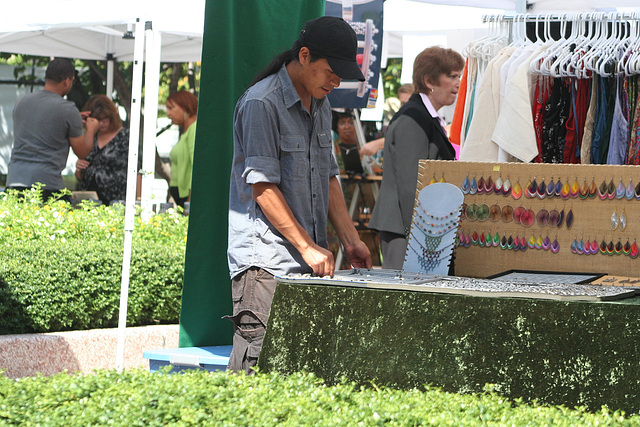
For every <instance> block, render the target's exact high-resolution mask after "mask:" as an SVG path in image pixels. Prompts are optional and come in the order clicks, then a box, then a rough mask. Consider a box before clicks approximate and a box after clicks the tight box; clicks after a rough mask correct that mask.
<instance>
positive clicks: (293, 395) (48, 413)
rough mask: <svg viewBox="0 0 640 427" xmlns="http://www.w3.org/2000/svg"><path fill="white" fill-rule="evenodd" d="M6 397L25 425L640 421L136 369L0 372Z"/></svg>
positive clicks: (7, 407) (13, 420)
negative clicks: (24, 374) (86, 372)
mask: <svg viewBox="0 0 640 427" xmlns="http://www.w3.org/2000/svg"><path fill="white" fill-rule="evenodd" d="M0 396H2V398H1V399H0V424H3V425H18V424H19V425H25V426H29V425H33V426H41V425H42V426H43V425H46V426H69V425H72V426H76V425H77V426H80V425H117V426H165V425H184V426H189V425H193V426H196V425H197V426H201V425H215V426H275V425H285V426H306V425H309V426H357V425H363V426H378V425H396V426H420V425H450V426H477V425H488V426H492V425H496V426H498V425H500V426H550V425H553V426H596V425H597V426H608V425H640V418H638V417H637V416H633V417H628V416H625V414H623V413H621V412H611V411H608V410H607V409H606V408H603V409H602V410H600V411H598V412H597V413H588V412H586V411H584V410H582V409H578V410H571V409H568V408H565V407H545V406H539V405H536V404H533V405H524V404H522V403H520V402H512V401H508V400H507V399H505V398H503V397H500V396H499V395H497V394H495V393H493V392H486V393H482V394H476V395H471V394H466V395H465V394H454V393H445V392H442V391H440V390H438V389H435V388H428V389H427V390H426V391H419V390H408V391H400V390H394V389H390V388H384V387H375V386H373V387H366V388H363V387H358V386H355V385H354V384H352V383H347V382H343V383H341V384H337V385H335V386H327V385H325V384H323V383H322V381H321V380H319V379H318V378H316V377H313V376H312V375H309V374H293V375H291V376H288V377H284V376H281V375H278V374H259V375H255V376H249V377H248V376H245V375H230V374H227V373H224V372H216V373H209V372H206V371H188V372H185V373H184V374H174V375H165V374H161V373H148V372H145V371H141V370H132V371H125V372H123V373H121V374H118V373H116V372H115V371H96V372H95V373H94V374H91V375H86V376H83V375H67V374H57V375H55V376H52V377H26V378H22V379H20V380H17V381H14V380H11V379H8V378H6V377H4V376H3V375H0Z"/></svg>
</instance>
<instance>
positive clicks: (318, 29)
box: [302, 16, 364, 82]
mask: <svg viewBox="0 0 640 427" xmlns="http://www.w3.org/2000/svg"><path fill="white" fill-rule="evenodd" d="M302 37H303V41H304V44H303V46H306V47H308V48H309V50H311V52H312V53H314V54H316V55H319V56H321V57H324V58H326V59H327V62H328V63H329V66H331V69H332V70H333V72H334V73H336V74H337V75H338V77H340V78H341V79H345V80H360V81H361V82H363V81H364V76H363V75H362V71H361V70H360V67H359V66H358V62H357V61H356V55H357V54H358V37H357V36H356V32H355V31H353V28H351V25H349V24H348V23H347V22H346V21H344V20H343V19H342V18H336V17H335V16H322V17H320V18H316V19H312V20H311V21H307V23H306V24H305V26H304V30H302Z"/></svg>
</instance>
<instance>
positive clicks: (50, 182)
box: [6, 58, 93, 202]
mask: <svg viewBox="0 0 640 427" xmlns="http://www.w3.org/2000/svg"><path fill="white" fill-rule="evenodd" d="M74 79H75V69H74V68H73V64H72V63H71V61H69V60H68V59H64V58H56V59H53V60H52V61H51V62H50V63H49V65H48V66H47V70H46V72H45V84H44V89H43V90H41V91H39V92H34V93H30V94H28V95H25V96H23V97H22V98H20V99H19V100H18V101H17V102H16V105H15V107H14V110H13V134H14V142H13V148H12V150H11V160H10V161H9V165H8V172H7V181H6V187H7V189H15V190H26V189H29V188H31V186H32V185H33V184H35V183H36V182H40V183H42V184H44V187H43V188H42V198H43V201H45V202H46V201H47V199H49V198H50V197H51V195H52V194H53V193H56V192H59V191H60V190H61V189H63V188H65V184H64V180H63V179H62V171H63V170H64V168H65V166H66V163H67V157H68V156H69V147H71V148H72V149H73V152H74V153H75V154H76V156H78V158H79V159H84V158H85V157H86V156H87V155H88V154H89V152H90V151H91V148H92V146H93V138H92V137H89V136H86V137H85V135H83V128H82V117H81V116H80V112H79V111H78V108H76V106H75V104H74V103H73V102H70V101H67V100H65V99H64V98H63V97H64V96H66V95H67V94H68V93H69V91H70V90H71V87H72V86H73V80H74ZM65 198H66V199H67V200H68V201H69V202H70V201H71V198H70V197H65Z"/></svg>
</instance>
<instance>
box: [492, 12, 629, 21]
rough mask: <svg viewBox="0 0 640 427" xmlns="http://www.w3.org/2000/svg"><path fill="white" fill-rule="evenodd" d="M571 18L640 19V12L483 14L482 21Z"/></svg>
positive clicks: (599, 19)
mask: <svg viewBox="0 0 640 427" xmlns="http://www.w3.org/2000/svg"><path fill="white" fill-rule="evenodd" d="M570 19H582V20H588V21H594V22H596V21H602V20H612V19H615V20H619V21H622V20H624V21H638V20H640V13H628V12H576V13H562V14H538V15H533V14H530V13H516V14H513V15H506V14H500V15H483V16H482V23H483V24H487V23H492V22H496V23H500V22H535V23H546V22H553V21H563V20H565V21H566V20H570Z"/></svg>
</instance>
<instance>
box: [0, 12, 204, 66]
mask: <svg viewBox="0 0 640 427" xmlns="http://www.w3.org/2000/svg"><path fill="white" fill-rule="evenodd" d="M6 3H7V4H4V5H3V11H2V14H1V15H0V52H13V53H22V54H27V55H38V56H62V57H67V58H79V59H95V60H104V59H106V58H107V55H108V54H110V55H112V56H113V57H114V58H115V59H117V60H119V61H131V60H132V59H133V55H134V42H133V40H132V39H123V38H122V36H123V34H125V32H127V31H131V32H133V25H132V24H134V23H135V22H136V19H142V20H143V21H145V22H146V21H151V22H152V23H153V29H154V30H157V31H159V32H160V33H161V34H162V50H161V61H163V62H188V61H199V60H200V56H201V53H202V32H203V29H204V5H205V0H182V1H180V2H179V3H176V2H175V1H167V0H144V1H143V0H133V1H132V0H112V1H110V2H109V3H108V4H106V5H105V4H101V5H98V4H97V2H94V1H90V0H88V1H87V0H85V1H81V0H58V1H56V2H54V3H52V2H51V1H50V0H32V1H26V2H19V1H18V2H6ZM92 3H93V4H92ZM127 24H129V25H127Z"/></svg>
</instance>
